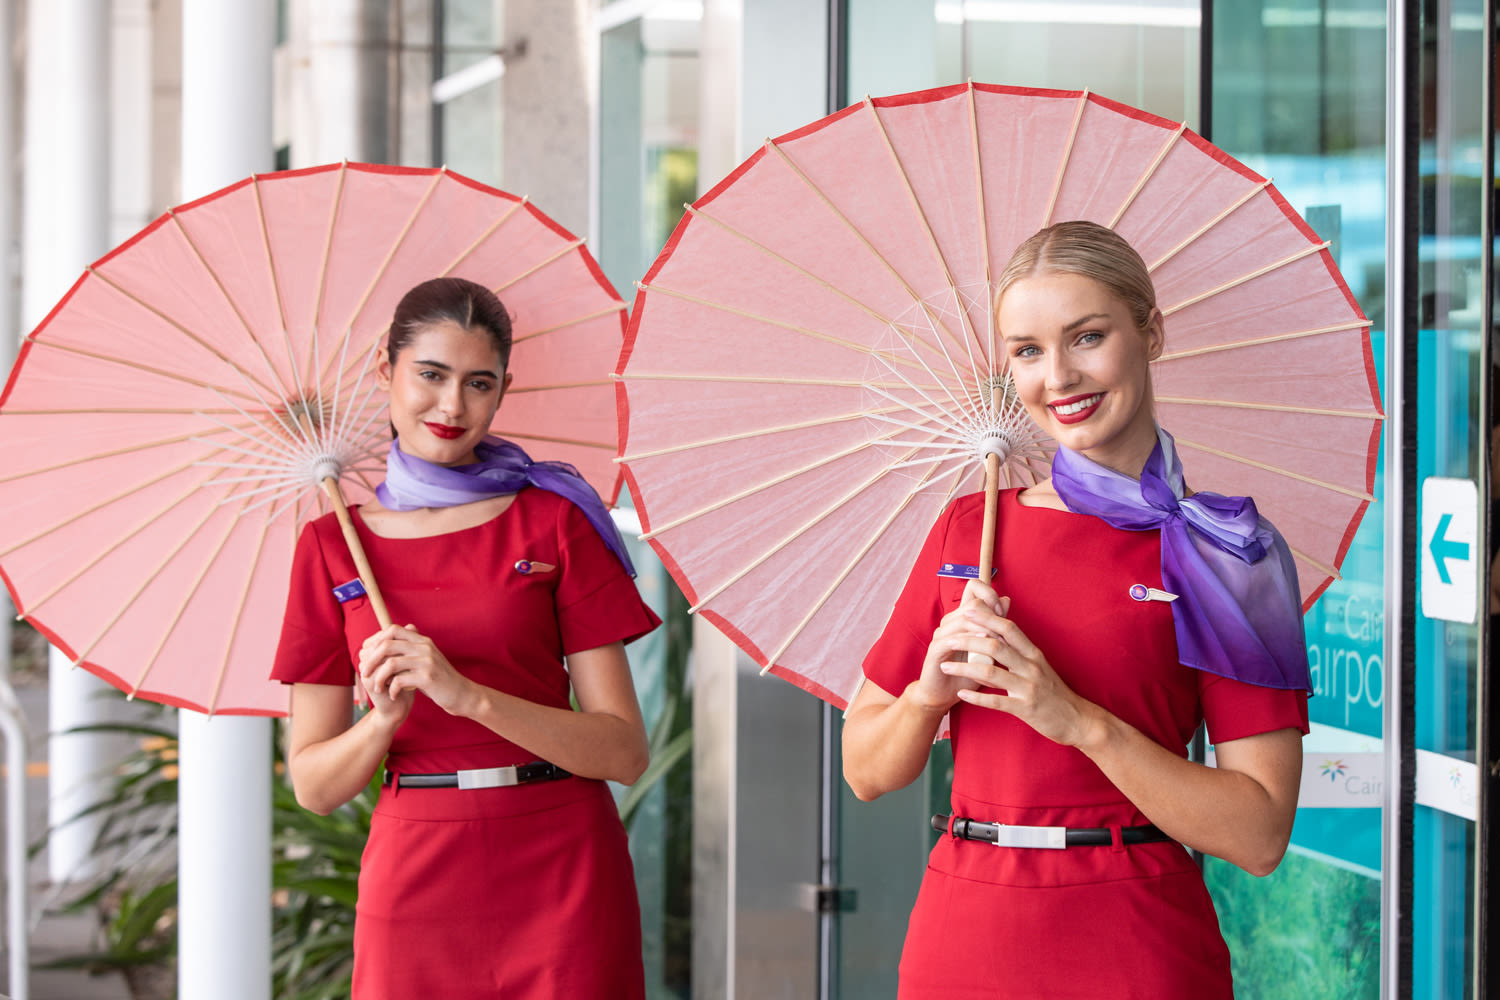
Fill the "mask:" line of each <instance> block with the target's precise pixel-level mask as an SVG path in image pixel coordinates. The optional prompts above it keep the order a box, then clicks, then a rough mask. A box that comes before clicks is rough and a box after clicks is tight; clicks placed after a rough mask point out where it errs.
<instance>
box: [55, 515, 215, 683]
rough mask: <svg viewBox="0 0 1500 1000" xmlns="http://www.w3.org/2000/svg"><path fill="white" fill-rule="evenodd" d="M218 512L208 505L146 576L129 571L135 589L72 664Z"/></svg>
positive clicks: (79, 660)
mask: <svg viewBox="0 0 1500 1000" xmlns="http://www.w3.org/2000/svg"><path fill="white" fill-rule="evenodd" d="M218 513H220V509H219V508H217V507H210V508H209V509H208V511H207V513H205V514H204V515H203V516H202V517H200V518H199V519H198V523H197V524H195V525H193V526H192V527H191V528H189V529H188V530H187V531H184V532H183V533H182V537H181V538H180V539H178V541H177V544H176V545H175V546H174V547H172V548H171V549H170V550H168V551H167V552H166V553H165V554H164V555H163V556H162V557H161V559H160V560H159V561H158V562H157V564H156V566H155V568H154V569H152V570H150V571H149V572H148V573H147V574H146V576H145V578H144V579H142V578H141V577H139V576H137V575H136V574H135V573H131V577H130V578H131V579H132V580H133V581H135V580H139V583H137V584H136V586H135V590H134V591H133V592H131V593H130V594H129V596H127V597H126V598H125V601H124V603H122V604H121V605H120V606H119V607H118V608H117V609H116V611H115V613H114V614H113V615H112V616H111V617H110V618H109V619H108V620H106V621H105V623H104V627H103V628H102V629H100V630H99V633H98V634H97V635H95V636H94V638H93V639H91V640H90V641H89V643H88V645H86V646H84V647H83V649H81V650H80V651H79V652H78V653H76V654H75V655H74V657H73V666H75V667H79V666H82V665H83V661H84V660H86V659H88V657H89V654H90V653H92V652H93V651H94V647H96V646H98V645H99V643H100V642H102V641H103V640H104V637H105V636H107V635H108V634H109V633H110V631H111V630H112V629H113V628H114V627H115V626H116V625H118V624H119V623H120V619H121V618H123V617H125V613H126V612H128V611H129V610H130V609H131V607H133V606H134V605H135V602H136V601H138V600H140V599H141V595H142V594H144V593H145V592H146V591H147V590H148V589H150V587H151V584H153V583H155V582H156V578H157V577H159V576H161V574H162V573H163V572H164V571H165V570H166V568H167V566H168V565H169V564H170V563H171V562H172V560H173V559H175V558H177V555H178V554H179V553H180V552H182V550H183V549H185V548H186V547H187V544H188V542H190V541H192V540H193V537H194V536H195V535H197V534H198V532H200V531H202V530H203V526H204V525H206V524H207V523H208V522H209V520H210V519H211V518H212V517H213V516H214V515H215V514H218ZM227 520H228V521H229V523H230V527H231V528H233V525H234V520H233V518H228V519H227ZM48 596H51V595H48ZM163 641H165V637H163ZM136 690H139V685H137V686H136ZM133 693H134V692H133V691H132V694H133Z"/></svg>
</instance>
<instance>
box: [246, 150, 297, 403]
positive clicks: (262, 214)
mask: <svg viewBox="0 0 1500 1000" xmlns="http://www.w3.org/2000/svg"><path fill="white" fill-rule="evenodd" d="M250 193H251V195H252V196H253V197H254V198H255V215H256V218H257V219H259V220H260V245H261V249H262V250H264V251H265V254H266V271H267V273H268V274H270V276H271V295H272V297H273V298H275V299H276V315H277V316H279V317H281V345H282V350H283V352H284V353H285V355H286V366H287V368H289V369H290V370H291V373H292V385H293V387H294V388H295V389H296V392H297V398H298V399H302V398H304V397H305V396H306V391H307V390H306V388H305V386H304V383H303V381H302V370H301V369H300V368H299V367H298V366H297V352H296V349H295V348H293V347H292V331H291V328H290V324H288V323H287V316H286V301H285V299H284V297H283V296H282V294H281V275H280V272H279V270H278V269H277V267H276V253H275V251H274V250H272V249H271V224H270V222H269V221H268V220H267V219H266V206H265V202H264V201H263V200H262V199H261V196H260V176H259V175H258V174H251V175H250Z"/></svg>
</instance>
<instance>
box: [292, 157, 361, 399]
mask: <svg viewBox="0 0 1500 1000" xmlns="http://www.w3.org/2000/svg"><path fill="white" fill-rule="evenodd" d="M348 176H349V161H348V160H345V161H344V162H342V163H340V164H339V175H338V180H337V181H336V182H335V185H334V191H333V199H332V200H331V201H330V203H329V205H328V230H327V232H326V234H325V235H324V237H323V263H322V265H321V266H320V267H319V268H318V294H317V295H315V296H314V297H313V311H312V315H311V316H309V317H308V322H307V328H308V329H309V330H311V331H312V332H313V333H312V336H311V337H310V338H309V341H310V342H309V344H308V363H307V369H306V370H307V378H305V379H303V380H302V382H303V383H304V384H307V383H310V382H313V381H315V378H316V373H317V370H318V369H317V366H316V364H315V363H314V361H313V360H312V359H313V351H314V350H316V348H317V343H318V329H319V324H318V317H319V316H321V315H323V296H324V295H325V294H326V293H327V291H328V261H329V260H330V259H331V258H332V257H333V233H334V230H335V229H336V228H337V227H338V221H339V211H340V209H342V208H343V205H344V182H345V181H346V180H347V179H348Z"/></svg>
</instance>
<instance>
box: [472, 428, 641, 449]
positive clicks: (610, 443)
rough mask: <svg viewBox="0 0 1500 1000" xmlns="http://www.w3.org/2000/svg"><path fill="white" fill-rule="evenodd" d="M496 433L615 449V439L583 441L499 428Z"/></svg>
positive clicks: (573, 445) (552, 442)
mask: <svg viewBox="0 0 1500 1000" xmlns="http://www.w3.org/2000/svg"><path fill="white" fill-rule="evenodd" d="M495 433H496V434H498V435H500V436H501V437H503V438H523V439H524V440H527V441H540V442H543V443H545V444H562V445H569V446H571V447H574V448H603V449H604V450H605V451H614V450H615V447H616V445H615V443H614V442H613V441H581V440H579V439H578V438H560V437H548V436H547V435H546V434H532V433H530V432H528V431H511V430H504V429H502V430H497V431H495Z"/></svg>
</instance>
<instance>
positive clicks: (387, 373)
mask: <svg viewBox="0 0 1500 1000" xmlns="http://www.w3.org/2000/svg"><path fill="white" fill-rule="evenodd" d="M376 350H377V351H380V360H379V361H377V362H375V384H376V385H378V386H379V387H380V388H381V389H382V390H384V391H386V392H389V391H390V389H391V359H390V355H388V354H387V353H386V352H385V351H381V350H380V349H379V348H376Z"/></svg>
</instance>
